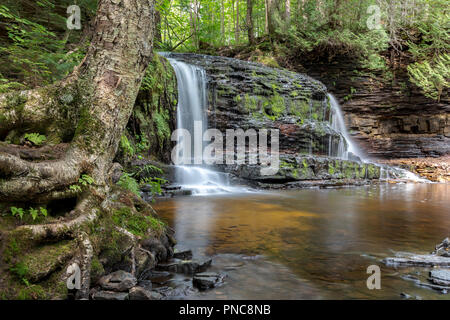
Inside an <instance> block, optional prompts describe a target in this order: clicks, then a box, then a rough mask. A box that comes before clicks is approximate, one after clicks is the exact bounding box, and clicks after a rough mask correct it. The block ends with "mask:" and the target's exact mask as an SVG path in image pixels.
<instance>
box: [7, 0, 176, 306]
mask: <svg viewBox="0 0 450 320" xmlns="http://www.w3.org/2000/svg"><path fill="white" fill-rule="evenodd" d="M154 13H155V8H154V0H99V2H98V9H97V16H96V18H95V23H94V27H93V37H92V41H91V45H90V47H89V49H88V52H87V54H86V56H85V58H84V59H83V61H82V62H81V63H80V65H79V66H78V67H76V68H75V70H74V71H73V72H72V73H71V74H70V75H69V76H68V77H67V78H65V79H63V80H62V81H59V82H57V83H55V84H53V85H51V86H49V87H44V88H38V89H35V90H28V91H22V92H11V93H7V94H3V95H0V128H1V129H0V140H3V139H5V138H7V137H13V136H14V134H23V133H30V132H38V133H40V134H46V135H48V136H49V137H50V136H52V139H54V141H57V142H65V143H63V144H57V145H53V144H50V145H47V146H44V147H42V148H36V149H30V150H29V151H27V150H26V148H25V147H20V146H17V145H10V144H8V143H7V142H0V203H2V205H3V204H5V203H6V204H7V205H18V204H19V203H21V204H23V205H22V206H21V207H24V206H25V204H26V205H27V206H28V205H29V204H30V203H31V204H39V205H40V204H47V203H49V202H51V201H53V200H59V199H67V198H72V199H73V198H76V204H75V205H69V204H67V207H66V209H67V211H66V214H65V215H64V216H61V217H59V218H58V219H57V217H49V219H48V220H44V221H45V222H46V223H43V224H33V225H21V226H20V227H15V226H13V229H9V230H7V231H5V230H3V229H2V230H0V233H1V236H0V238H1V240H2V242H3V241H5V244H6V243H12V242H9V241H13V242H14V243H16V241H20V248H18V249H17V250H20V252H19V253H18V254H16V256H13V257H11V259H12V261H11V262H10V265H8V266H6V265H3V264H2V263H0V274H2V277H0V288H5V283H8V286H9V285H10V283H12V282H14V281H15V280H14V279H16V276H15V275H14V274H12V272H10V267H11V266H14V265H15V264H16V263H18V262H19V261H20V259H22V258H23V257H24V256H26V255H27V254H34V253H36V251H38V250H40V248H41V247H45V246H46V245H48V244H49V243H51V244H56V243H57V242H58V241H59V240H62V239H64V240H65V241H66V240H67V241H70V242H71V243H73V242H77V243H78V244H77V245H76V246H75V248H73V249H70V250H71V251H70V254H71V255H72V258H73V260H72V261H75V262H76V263H78V264H79V266H80V269H81V278H82V279H81V282H82V289H81V290H79V291H78V293H77V298H88V297H89V287H90V279H91V276H90V275H91V261H93V260H92V259H93V257H95V258H96V259H97V262H98V256H99V254H100V253H101V248H104V247H105V246H107V243H106V242H108V241H112V240H111V238H108V236H112V232H113V231H112V230H111V228H115V229H117V231H118V232H119V233H126V232H125V231H121V229H120V228H119V227H120V226H115V225H114V224H113V222H114V221H113V219H112V216H113V214H114V212H115V210H118V209H122V208H124V206H125V207H126V209H127V210H128V211H127V212H129V213H130V214H131V215H133V218H142V219H143V220H142V221H148V220H147V218H148V216H153V217H154V216H155V213H154V211H153V209H152V208H151V206H150V205H149V204H147V203H145V202H144V201H143V200H142V199H140V198H139V197H137V196H135V195H134V194H132V193H131V192H127V191H125V190H123V189H120V188H118V187H114V186H113V185H112V183H111V178H110V176H111V173H112V171H113V169H114V168H115V165H117V164H115V165H114V164H113V159H114V157H115V155H116V153H117V149H118V146H119V141H120V138H121V136H122V134H123V132H124V130H125V127H126V125H127V123H128V120H129V118H130V115H131V113H132V111H133V108H134V105H135V100H136V97H137V94H138V91H139V88H140V86H141V82H142V78H143V76H144V74H145V70H146V68H147V66H148V64H149V63H150V61H151V59H152V54H153V53H152V49H153V37H154V31H155V18H154ZM14 132H16V133H14ZM17 132H19V133H17ZM13 133H14V134H13ZM52 148H54V149H56V148H58V150H59V151H58V152H59V153H58V156H57V158H56V159H52V160H48V159H44V160H42V159H41V158H42V154H43V153H45V152H50V151H51V149H52ZM41 149H42V151H41ZM44 149H45V151H44ZM55 153H56V152H55ZM44 158H45V157H44ZM29 160H30V161H29ZM84 174H86V175H89V176H90V177H92V178H93V180H94V182H93V183H92V184H91V185H89V186H86V187H82V188H80V190H76V189H74V188H71V186H73V185H77V184H78V183H79V179H80V177H81V176H82V175H84ZM69 202H70V201H67V203H69ZM64 204H65V202H64ZM0 219H3V218H1V217H0ZM108 228H109V229H108ZM98 230H102V231H101V232H99V231H98ZM105 230H109V231H105ZM166 231H167V229H166V228H165V227H164V228H163V229H160V231H157V233H154V232H155V230H151V229H148V230H147V232H146V233H145V236H150V235H152V237H154V238H156V239H155V240H157V239H158V237H160V236H162V235H163V234H164V236H166V233H165V232H166ZM102 232H106V233H107V234H108V236H107V237H105V238H102V236H103V235H102ZM127 232H128V231H127ZM128 234H129V232H128ZM140 240H141V239H140V238H139V237H134V238H133V239H132V244H131V248H132V250H133V252H134V250H135V248H138V247H139V245H140V244H139V241H140ZM105 243H106V244H105ZM37 244H39V245H37ZM172 245H173V243H172ZM4 247H6V246H3V243H2V246H0V256H1V257H2V254H3V251H2V250H3V248H4ZM38 252H39V253H40V252H41V251H38ZM126 252H128V251H127V250H125V249H124V251H121V252H119V253H120V254H123V255H125V254H126ZM167 255H169V254H168V253H167ZM155 256H156V254H155ZM39 257H40V256H39ZM2 258H3V257H2ZM43 259H45V257H43ZM132 259H134V256H133V257H132ZM71 263H72V262H71ZM133 264H134V261H133ZM60 267H61V268H58V269H55V270H53V271H51V272H52V273H58V274H57V275H56V276H57V278H58V279H63V278H64V277H66V278H67V275H66V273H65V272H66V269H65V268H64V265H62V266H60ZM66 267H67V266H66ZM37 268H39V265H38V266H37ZM8 277H9V278H8ZM46 279H50V274H47V275H46V277H45V279H44V278H42V279H41V280H42V282H45V281H47V280H46ZM3 281H5V282H4V283H3ZM8 281H10V282H8ZM11 281H12V282H11ZM49 281H50V280H49ZM63 282H64V281H63ZM17 288H18V289H17V291H16V293H18V292H19V291H20V290H19V289H20V286H19V287H17Z"/></svg>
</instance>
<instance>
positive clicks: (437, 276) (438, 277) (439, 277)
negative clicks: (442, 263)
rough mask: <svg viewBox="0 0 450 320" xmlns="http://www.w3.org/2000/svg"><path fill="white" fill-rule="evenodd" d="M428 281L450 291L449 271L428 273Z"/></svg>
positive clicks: (442, 270)
mask: <svg viewBox="0 0 450 320" xmlns="http://www.w3.org/2000/svg"><path fill="white" fill-rule="evenodd" d="M430 281H431V282H433V283H434V284H437V285H440V286H445V287H448V288H449V289H450V269H437V270H432V271H430Z"/></svg>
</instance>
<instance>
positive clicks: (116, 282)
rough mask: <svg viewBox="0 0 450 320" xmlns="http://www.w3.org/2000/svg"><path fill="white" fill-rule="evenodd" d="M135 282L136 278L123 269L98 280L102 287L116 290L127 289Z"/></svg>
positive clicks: (122, 290)
mask: <svg viewBox="0 0 450 320" xmlns="http://www.w3.org/2000/svg"><path fill="white" fill-rule="evenodd" d="M136 283H137V280H136V278H135V277H134V276H133V275H132V274H131V273H128V272H126V271H123V270H119V271H116V272H113V273H111V274H108V275H106V276H104V277H102V278H100V280H99V284H100V286H101V287H102V288H103V289H105V290H109V291H116V292H124V291H128V290H129V289H131V288H133V287H134V286H135V285H136Z"/></svg>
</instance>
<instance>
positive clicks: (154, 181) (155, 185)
mask: <svg viewBox="0 0 450 320" xmlns="http://www.w3.org/2000/svg"><path fill="white" fill-rule="evenodd" d="M167 182H168V181H167V180H165V179H162V178H155V177H153V178H144V179H142V180H141V184H147V185H149V186H150V192H151V193H152V195H161V194H162V188H161V186H162V185H164V184H165V183H167Z"/></svg>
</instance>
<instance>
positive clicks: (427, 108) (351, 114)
mask: <svg viewBox="0 0 450 320" xmlns="http://www.w3.org/2000/svg"><path fill="white" fill-rule="evenodd" d="M301 63H302V65H303V67H304V69H301V71H303V72H304V71H306V73H307V74H308V75H310V76H312V77H314V78H315V79H319V80H320V81H322V82H323V83H324V84H326V86H327V88H328V90H329V91H330V92H332V93H333V94H334V95H335V96H336V97H337V98H338V100H339V102H340V103H341V106H342V109H343V111H344V113H345V120H346V123H347V127H348V128H349V129H350V130H351V132H352V133H353V137H354V138H355V139H356V140H357V141H358V143H359V145H360V147H361V148H363V149H364V150H365V151H366V153H367V154H368V155H369V156H373V157H377V158H416V157H430V156H431V157H436V156H442V155H445V154H449V153H450V99H449V95H448V90H446V91H444V92H443V94H442V97H441V100H440V102H437V101H435V100H432V99H429V98H426V97H425V96H424V95H423V94H422V93H421V92H420V90H419V88H417V87H415V86H414V85H412V84H411V83H410V82H409V80H408V75H407V74H406V72H405V70H404V69H403V68H398V69H396V70H395V74H382V73H381V72H377V73H374V72H372V71H370V70H367V69H361V68H359V69H358V67H357V66H358V65H359V64H358V63H353V62H352V61H349V60H348V58H342V59H339V58H336V59H335V62H333V63H332V64H329V63H322V62H319V61H302V62H301ZM299 70H300V69H299Z"/></svg>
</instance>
